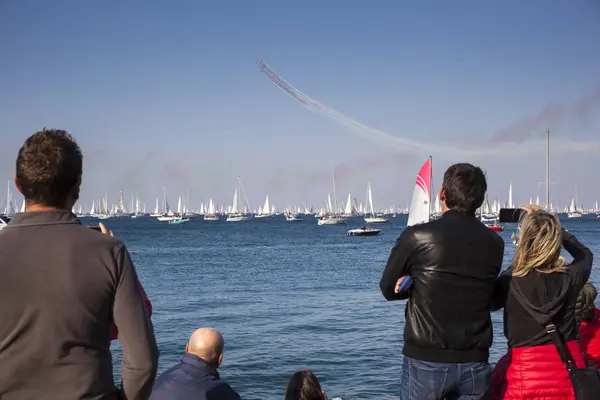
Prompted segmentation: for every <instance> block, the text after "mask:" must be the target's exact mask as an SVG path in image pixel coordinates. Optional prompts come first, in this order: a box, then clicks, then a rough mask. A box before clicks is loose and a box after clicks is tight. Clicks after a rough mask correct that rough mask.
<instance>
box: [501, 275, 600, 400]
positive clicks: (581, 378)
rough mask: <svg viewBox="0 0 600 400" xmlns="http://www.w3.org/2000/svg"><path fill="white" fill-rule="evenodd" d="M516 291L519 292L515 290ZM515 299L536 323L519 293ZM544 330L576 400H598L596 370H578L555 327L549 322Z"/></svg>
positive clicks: (599, 375)
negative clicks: (561, 364)
mask: <svg viewBox="0 0 600 400" xmlns="http://www.w3.org/2000/svg"><path fill="white" fill-rule="evenodd" d="M514 281H515V280H514V279H513V283H514ZM517 291H519V290H518V289H517ZM517 298H519V301H520V302H521V305H522V306H523V308H524V309H525V310H526V311H527V312H528V313H529V314H530V315H531V316H532V317H533V319H535V320H536V321H537V318H536V315H535V314H534V313H533V311H532V310H531V307H530V306H529V304H527V301H526V300H525V298H524V297H523V296H522V294H521V293H519V295H518V296H517ZM538 323H539V321H538ZM542 326H543V324H542ZM544 328H545V329H546V332H547V333H548V335H550V338H551V339H552V343H553V344H554V346H555V347H556V351H558V355H559V356H560V360H561V361H562V363H563V365H564V366H565V369H566V370H567V372H568V373H569V377H570V378H571V383H572V384H573V392H575V398H576V399H577V400H598V399H600V373H599V372H598V370H597V369H596V368H591V367H588V368H578V367H577V365H576V364H575V361H574V360H573V357H572V356H571V353H570V352H569V348H568V347H567V346H566V344H565V341H564V340H563V338H562V336H561V334H560V332H558V331H557V330H556V326H555V325H554V324H553V323H552V322H550V323H549V324H547V325H545V326H544Z"/></svg>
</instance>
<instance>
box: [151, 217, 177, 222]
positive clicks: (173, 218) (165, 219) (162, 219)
mask: <svg viewBox="0 0 600 400" xmlns="http://www.w3.org/2000/svg"><path fill="white" fill-rule="evenodd" d="M156 219H157V220H159V221H160V222H171V221H173V220H175V219H177V216H176V215H161V216H160V217H156Z"/></svg>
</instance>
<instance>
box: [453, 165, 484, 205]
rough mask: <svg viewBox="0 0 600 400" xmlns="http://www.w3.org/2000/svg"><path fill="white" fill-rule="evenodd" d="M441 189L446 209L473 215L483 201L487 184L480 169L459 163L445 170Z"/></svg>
mask: <svg viewBox="0 0 600 400" xmlns="http://www.w3.org/2000/svg"><path fill="white" fill-rule="evenodd" d="M442 187H443V188H444V193H445V194H446V206H447V207H448V208H450V209H452V210H456V211H459V212H463V213H468V214H475V211H476V210H477V209H478V208H479V207H481V205H482V204H483V201H484V200H485V192H486V191H487V182H486V180H485V174H484V173H483V171H482V170H481V168H479V167H476V166H474V165H471V164H467V163H461V164H454V165H452V166H451V167H450V168H448V169H447V170H446V172H445V173H444V182H443V184H442Z"/></svg>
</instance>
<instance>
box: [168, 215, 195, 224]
mask: <svg viewBox="0 0 600 400" xmlns="http://www.w3.org/2000/svg"><path fill="white" fill-rule="evenodd" d="M189 220H190V219H189V218H185V216H178V217H174V218H173V219H172V220H170V221H169V224H171V225H180V224H184V223H186V222H188V221H189Z"/></svg>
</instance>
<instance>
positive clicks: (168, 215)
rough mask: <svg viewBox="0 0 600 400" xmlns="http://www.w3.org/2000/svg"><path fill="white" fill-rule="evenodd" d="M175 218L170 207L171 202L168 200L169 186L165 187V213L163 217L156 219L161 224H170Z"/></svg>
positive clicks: (162, 214)
mask: <svg viewBox="0 0 600 400" xmlns="http://www.w3.org/2000/svg"><path fill="white" fill-rule="evenodd" d="M174 218H175V214H174V213H173V211H172V210H171V207H169V202H168V200H167V186H164V187H163V212H162V213H161V215H159V216H157V217H156V219H157V220H159V221H160V222H169V221H172V220H173V219H174Z"/></svg>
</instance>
